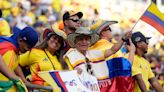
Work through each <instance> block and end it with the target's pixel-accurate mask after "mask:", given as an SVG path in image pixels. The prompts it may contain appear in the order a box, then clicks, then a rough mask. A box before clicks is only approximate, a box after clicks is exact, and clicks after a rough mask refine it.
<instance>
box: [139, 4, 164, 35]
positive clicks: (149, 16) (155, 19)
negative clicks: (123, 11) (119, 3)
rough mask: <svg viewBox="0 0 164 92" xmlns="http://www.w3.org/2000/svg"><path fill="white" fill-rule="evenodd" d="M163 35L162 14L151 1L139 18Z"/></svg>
mask: <svg viewBox="0 0 164 92" xmlns="http://www.w3.org/2000/svg"><path fill="white" fill-rule="evenodd" d="M140 19H141V20H142V21H144V22H146V23H148V24H149V25H151V26H153V27H154V28H155V29H157V30H158V31H159V32H160V33H161V34H162V35H164V14H163V13H161V12H160V10H159V9H158V8H157V6H156V5H155V4H154V3H153V2H152V3H151V5H150V6H149V7H148V8H147V10H146V11H145V13H144V14H143V15H142V16H141V18H140Z"/></svg>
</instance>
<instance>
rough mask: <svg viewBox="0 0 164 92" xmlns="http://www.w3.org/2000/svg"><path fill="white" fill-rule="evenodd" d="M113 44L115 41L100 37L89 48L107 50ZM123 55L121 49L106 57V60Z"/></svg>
mask: <svg viewBox="0 0 164 92" xmlns="http://www.w3.org/2000/svg"><path fill="white" fill-rule="evenodd" d="M112 46H113V43H111V42H109V41H108V40H106V39H100V40H99V41H97V42H96V43H95V44H94V45H92V46H91V47H90V48H89V50H102V51H104V52H105V50H107V49H110V48H111V47H112ZM121 56H123V55H122V54H121V51H120V50H119V51H118V52H117V53H115V54H113V55H111V56H109V57H108V58H106V60H109V59H111V58H116V57H121Z"/></svg>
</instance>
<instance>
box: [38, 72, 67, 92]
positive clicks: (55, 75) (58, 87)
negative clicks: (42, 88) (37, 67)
mask: <svg viewBox="0 0 164 92" xmlns="http://www.w3.org/2000/svg"><path fill="white" fill-rule="evenodd" d="M39 76H40V77H41V78H42V79H44V80H45V81H47V82H48V83H49V84H50V85H51V86H52V87H53V92H65V90H67V89H66V88H65V85H64V83H63V81H62V80H61V78H60V75H59V72H58V71H55V72H54V71H51V72H40V73H39Z"/></svg>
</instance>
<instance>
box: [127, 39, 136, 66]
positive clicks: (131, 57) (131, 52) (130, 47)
mask: <svg viewBox="0 0 164 92" xmlns="http://www.w3.org/2000/svg"><path fill="white" fill-rule="evenodd" d="M129 42H130V45H127V49H128V51H129V56H128V60H129V61H130V63H131V64H132V63H133V60H134V55H135V51H136V48H135V45H134V44H133V43H132V40H131V39H129Z"/></svg>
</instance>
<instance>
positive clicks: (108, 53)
mask: <svg viewBox="0 0 164 92" xmlns="http://www.w3.org/2000/svg"><path fill="white" fill-rule="evenodd" d="M131 36H132V31H128V32H126V33H125V35H124V36H123V38H122V39H121V40H120V41H118V43H116V44H114V45H113V46H112V48H111V49H107V50H106V51H105V58H107V57H109V56H111V55H112V54H115V53H116V52H117V51H118V50H119V49H120V48H121V46H122V44H123V43H124V41H125V40H127V39H129V38H131Z"/></svg>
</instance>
